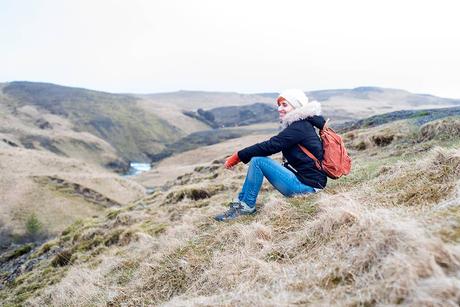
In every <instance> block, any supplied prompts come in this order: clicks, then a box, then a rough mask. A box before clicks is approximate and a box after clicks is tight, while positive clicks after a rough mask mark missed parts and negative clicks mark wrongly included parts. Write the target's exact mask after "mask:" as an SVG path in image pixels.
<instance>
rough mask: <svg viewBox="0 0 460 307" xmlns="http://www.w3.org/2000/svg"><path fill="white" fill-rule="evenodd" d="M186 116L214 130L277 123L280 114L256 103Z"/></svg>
mask: <svg viewBox="0 0 460 307" xmlns="http://www.w3.org/2000/svg"><path fill="white" fill-rule="evenodd" d="M184 114H185V115H187V116H190V117H193V118H196V119H198V120H200V121H202V122H204V123H205V124H207V125H209V126H211V127H213V128H223V127H237V126H247V125H251V124H257V123H267V122H277V121H278V120H279V117H278V112H277V110H276V108H275V107H274V106H272V105H268V104H265V103H254V104H251V105H246V106H229V107H219V108H213V109H209V110H207V111H204V110H203V109H198V110H197V111H196V112H192V111H184Z"/></svg>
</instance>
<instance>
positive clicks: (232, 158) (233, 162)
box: [224, 152, 241, 169]
mask: <svg viewBox="0 0 460 307" xmlns="http://www.w3.org/2000/svg"><path fill="white" fill-rule="evenodd" d="M240 162H241V161H240V158H239V157H238V154H237V153H236V152H235V153H234V154H233V155H231V156H230V157H229V158H228V159H227V160H225V165H224V167H225V168H226V169H230V168H232V167H234V166H235V165H237V164H238V163H240Z"/></svg>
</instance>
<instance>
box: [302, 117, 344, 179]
mask: <svg viewBox="0 0 460 307" xmlns="http://www.w3.org/2000/svg"><path fill="white" fill-rule="evenodd" d="M328 121H329V119H328V120H327V121H326V123H325V124H324V126H323V129H321V130H320V131H319V135H320V137H321V141H322V142H323V150H324V153H323V162H320V161H319V160H318V159H317V158H316V157H315V156H314V155H313V154H312V153H311V152H310V151H309V150H308V149H306V148H305V147H303V146H302V145H300V144H299V147H300V149H302V151H303V152H304V153H306V154H307V155H308V156H309V157H310V158H311V159H313V161H315V164H316V167H317V168H318V169H319V170H323V171H324V172H325V173H326V175H327V176H328V177H329V178H332V179H338V178H340V177H341V176H343V175H348V174H349V173H350V170H351V158H350V156H349V155H348V153H347V150H346V148H345V144H344V143H343V140H342V138H341V137H340V135H338V134H337V133H336V132H335V131H334V130H332V128H329V127H328V126H327V123H328Z"/></svg>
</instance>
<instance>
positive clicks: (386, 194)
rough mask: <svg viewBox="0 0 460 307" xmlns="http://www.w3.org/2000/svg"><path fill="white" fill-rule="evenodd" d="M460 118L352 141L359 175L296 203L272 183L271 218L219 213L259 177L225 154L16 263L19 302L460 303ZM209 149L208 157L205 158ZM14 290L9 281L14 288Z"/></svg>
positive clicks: (265, 195)
mask: <svg viewBox="0 0 460 307" xmlns="http://www.w3.org/2000/svg"><path fill="white" fill-rule="evenodd" d="M459 127H460V118H459V117H448V118H444V119H441V120H437V121H433V122H429V123H426V124H424V125H422V126H418V125H416V124H414V119H409V120H401V121H395V122H391V123H387V124H383V125H379V126H376V127H371V128H369V127H368V128H361V129H355V130H352V131H348V132H346V133H345V134H344V140H345V141H346V145H347V147H348V148H349V151H350V154H351V156H352V158H353V171H352V173H351V174H350V175H349V176H348V177H345V178H342V179H340V180H337V181H330V182H329V185H328V187H327V189H325V190H324V191H322V192H320V193H318V194H314V195H306V196H300V197H295V198H284V197H282V196H281V195H280V194H279V193H278V192H276V191H274V190H273V189H272V188H271V187H270V186H269V185H268V184H267V183H265V184H264V186H263V187H262V191H261V194H260V195H259V198H258V203H257V206H258V214H257V215H255V216H249V217H245V218H242V219H241V220H239V221H235V222H231V223H217V222H214V221H213V220H212V216H213V215H214V214H216V213H218V212H221V211H222V210H224V209H225V204H226V203H227V202H228V201H229V200H230V199H231V198H232V197H234V196H236V193H237V192H238V191H239V189H240V188H241V185H242V183H243V178H244V175H245V173H246V170H247V166H244V165H241V164H240V165H238V166H237V167H236V168H235V169H234V170H232V171H230V170H225V169H223V168H222V163H223V160H224V159H223V158H224V156H225V155H224V154H220V155H219V154H217V155H216V156H215V159H209V162H208V163H207V164H205V165H202V166H200V167H196V168H195V169H194V170H193V171H192V172H189V173H186V174H182V175H181V176H179V177H177V178H176V179H175V180H174V181H171V182H169V183H167V184H165V185H164V188H163V189H162V190H158V191H156V192H155V193H154V194H152V195H149V196H147V197H143V198H140V199H138V200H137V201H134V202H132V203H131V204H130V205H128V206H125V207H121V208H119V209H111V210H109V211H107V212H106V215H105V216H104V217H103V218H89V219H86V220H84V221H80V222H78V223H76V224H74V225H73V226H71V227H69V228H67V229H66V230H65V231H63V232H62V234H61V236H59V237H58V238H56V239H55V240H53V241H51V242H48V243H46V244H44V245H42V246H41V247H38V248H32V249H29V250H27V251H17V252H16V254H14V253H13V254H11V255H10V257H9V260H8V261H9V262H12V261H14V259H16V258H21V259H22V260H21V261H23V263H24V264H25V265H24V268H26V269H23V271H22V273H21V274H20V276H18V277H16V278H15V279H14V281H10V282H9V283H7V284H6V286H5V288H4V289H3V290H1V291H0V298H1V299H2V300H3V302H4V304H5V305H8V304H20V303H23V302H25V301H28V302H29V303H32V304H34V305H54V306H62V305H71V306H87V305H102V304H109V305H116V306H119V305H123V304H127V303H128V304H132V305H158V304H164V305H166V306H177V305H213V306H214V305H220V306H224V305H225V306H228V305H242V306H249V305H276V306H278V305H350V306H374V305H396V304H403V305H414V306H423V305H429V306H456V305H458V303H459V300H460V280H459V274H460V249H459V242H460V241H459V237H460V236H459V232H458V229H459V228H460V218H459V216H460V215H459V210H458V205H459V195H460V191H459V190H458V187H459V179H460V152H459V150H458V146H459V145H460V138H459V135H460V134H459V133H454V132H458V131H459ZM204 150H205V149H204ZM4 279H5V280H8V276H5V277H4Z"/></svg>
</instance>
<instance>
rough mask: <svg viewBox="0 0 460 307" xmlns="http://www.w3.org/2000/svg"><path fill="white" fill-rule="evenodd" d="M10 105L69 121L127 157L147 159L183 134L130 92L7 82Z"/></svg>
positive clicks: (5, 93)
mask: <svg viewBox="0 0 460 307" xmlns="http://www.w3.org/2000/svg"><path fill="white" fill-rule="evenodd" d="M2 93H3V95H4V96H5V97H6V98H7V99H8V104H9V105H10V107H15V108H21V107H24V106H34V107H36V108H38V109H39V110H45V111H47V112H49V113H51V114H53V115H57V116H60V117H63V118H65V119H67V120H69V121H70V122H71V123H72V125H73V128H74V130H76V131H85V132H89V133H91V134H94V135H95V136H97V137H99V138H101V139H103V140H105V141H107V142H108V143H109V144H111V145H112V146H113V147H114V148H115V149H116V150H117V152H118V154H119V156H121V157H123V158H125V159H128V160H139V161H147V160H148V158H147V154H154V153H157V152H159V151H160V150H161V149H163V144H164V143H165V142H167V141H174V140H177V139H178V138H179V137H181V136H182V135H183V133H182V132H181V131H180V130H178V129H177V128H175V127H173V126H171V125H170V124H168V123H167V122H166V121H165V120H162V119H161V118H159V117H157V116H156V115H154V114H152V113H148V112H145V111H144V110H143V109H141V108H140V107H138V106H137V104H136V103H137V99H136V98H135V97H133V96H130V95H119V94H110V93H104V92H97V91H91V90H86V89H80V88H71V87H64V86H59V85H54V84H47V83H33V82H10V83H7V84H6V85H5V86H4V87H3V89H2Z"/></svg>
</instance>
